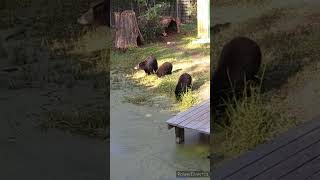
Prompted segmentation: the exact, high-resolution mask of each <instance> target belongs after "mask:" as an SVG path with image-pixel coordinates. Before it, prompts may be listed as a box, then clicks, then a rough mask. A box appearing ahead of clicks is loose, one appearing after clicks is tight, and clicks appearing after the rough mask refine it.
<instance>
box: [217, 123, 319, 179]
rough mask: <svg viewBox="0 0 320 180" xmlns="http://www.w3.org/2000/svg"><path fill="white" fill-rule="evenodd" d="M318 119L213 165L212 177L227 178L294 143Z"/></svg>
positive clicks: (309, 131) (315, 128)
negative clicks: (238, 155) (236, 156)
mask: <svg viewBox="0 0 320 180" xmlns="http://www.w3.org/2000/svg"><path fill="white" fill-rule="evenodd" d="M319 119H320V117H316V118H314V119H313V120H311V121H309V122H306V123H304V124H302V125H300V127H297V128H295V129H292V130H290V131H288V132H286V133H284V134H282V135H280V136H279V137H278V138H276V139H274V140H272V141H269V142H268V143H265V144H261V145H258V146H257V147H256V148H255V149H254V150H252V151H250V152H248V153H246V154H245V155H243V156H240V157H238V158H236V159H234V160H229V161H227V162H224V163H222V164H221V165H219V166H218V167H214V169H213V172H212V176H213V178H215V179H224V178H228V177H230V176H232V175H234V174H236V173H238V172H240V171H242V170H243V169H245V168H247V167H249V166H250V165H252V164H254V163H255V162H257V161H259V160H261V159H263V158H265V157H267V156H269V155H270V154H272V153H273V152H275V151H277V150H279V149H281V148H284V147H285V146H287V145H288V144H290V143H294V142H295V141H297V140H298V139H301V138H303V137H305V136H307V135H309V134H310V133H311V132H313V131H315V130H317V129H319V128H320V120H319ZM213 165H214V164H213Z"/></svg>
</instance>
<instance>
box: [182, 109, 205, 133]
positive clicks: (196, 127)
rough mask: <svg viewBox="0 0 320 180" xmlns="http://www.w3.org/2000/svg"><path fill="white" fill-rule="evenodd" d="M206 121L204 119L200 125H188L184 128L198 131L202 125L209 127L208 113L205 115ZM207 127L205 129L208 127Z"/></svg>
mask: <svg viewBox="0 0 320 180" xmlns="http://www.w3.org/2000/svg"><path fill="white" fill-rule="evenodd" d="M206 116H207V117H206V119H204V120H203V121H201V122H200V123H197V124H188V125H186V126H185V127H186V128H189V129H196V130H197V129H200V128H201V127H202V126H204V125H206V124H209V125H208V126H210V119H209V118H210V117H209V116H210V114H209V113H208V114H206ZM208 126H207V127H208ZM207 127H205V128H207Z"/></svg>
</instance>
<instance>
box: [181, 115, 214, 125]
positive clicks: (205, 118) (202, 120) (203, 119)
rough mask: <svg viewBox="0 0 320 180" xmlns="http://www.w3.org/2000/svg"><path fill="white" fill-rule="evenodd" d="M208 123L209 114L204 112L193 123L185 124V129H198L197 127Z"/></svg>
mask: <svg viewBox="0 0 320 180" xmlns="http://www.w3.org/2000/svg"><path fill="white" fill-rule="evenodd" d="M208 121H209V122H210V112H206V113H205V114H203V115H202V116H201V117H199V120H198V121H193V122H191V123H189V124H187V125H186V127H193V128H198V127H200V126H202V125H203V124H206V123H207V122H208Z"/></svg>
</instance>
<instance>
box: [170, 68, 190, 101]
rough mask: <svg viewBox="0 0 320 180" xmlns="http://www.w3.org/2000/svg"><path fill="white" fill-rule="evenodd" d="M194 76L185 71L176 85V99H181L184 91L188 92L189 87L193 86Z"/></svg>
mask: <svg viewBox="0 0 320 180" xmlns="http://www.w3.org/2000/svg"><path fill="white" fill-rule="evenodd" d="M191 83H192V78H191V76H190V74H188V73H183V74H182V75H181V76H180V77H179V80H178V83H177V85H176V90H175V91H174V93H175V94H176V99H177V100H181V95H182V93H185V92H187V90H188V88H191Z"/></svg>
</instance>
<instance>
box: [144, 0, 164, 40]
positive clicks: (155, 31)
mask: <svg viewBox="0 0 320 180" xmlns="http://www.w3.org/2000/svg"><path fill="white" fill-rule="evenodd" d="M169 7H170V5H169V4H168V3H165V2H162V3H159V4H156V5H155V6H154V7H152V8H149V9H148V10H147V11H146V12H145V13H143V14H142V15H140V16H139V17H138V20H139V26H140V30H141V33H142V35H143V37H144V38H145V40H146V41H152V40H155V39H156V38H157V36H158V35H159V34H160V33H161V32H162V31H163V27H162V26H161V25H160V22H159V20H160V17H161V14H162V13H163V11H164V10H166V9H167V8H169Z"/></svg>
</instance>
